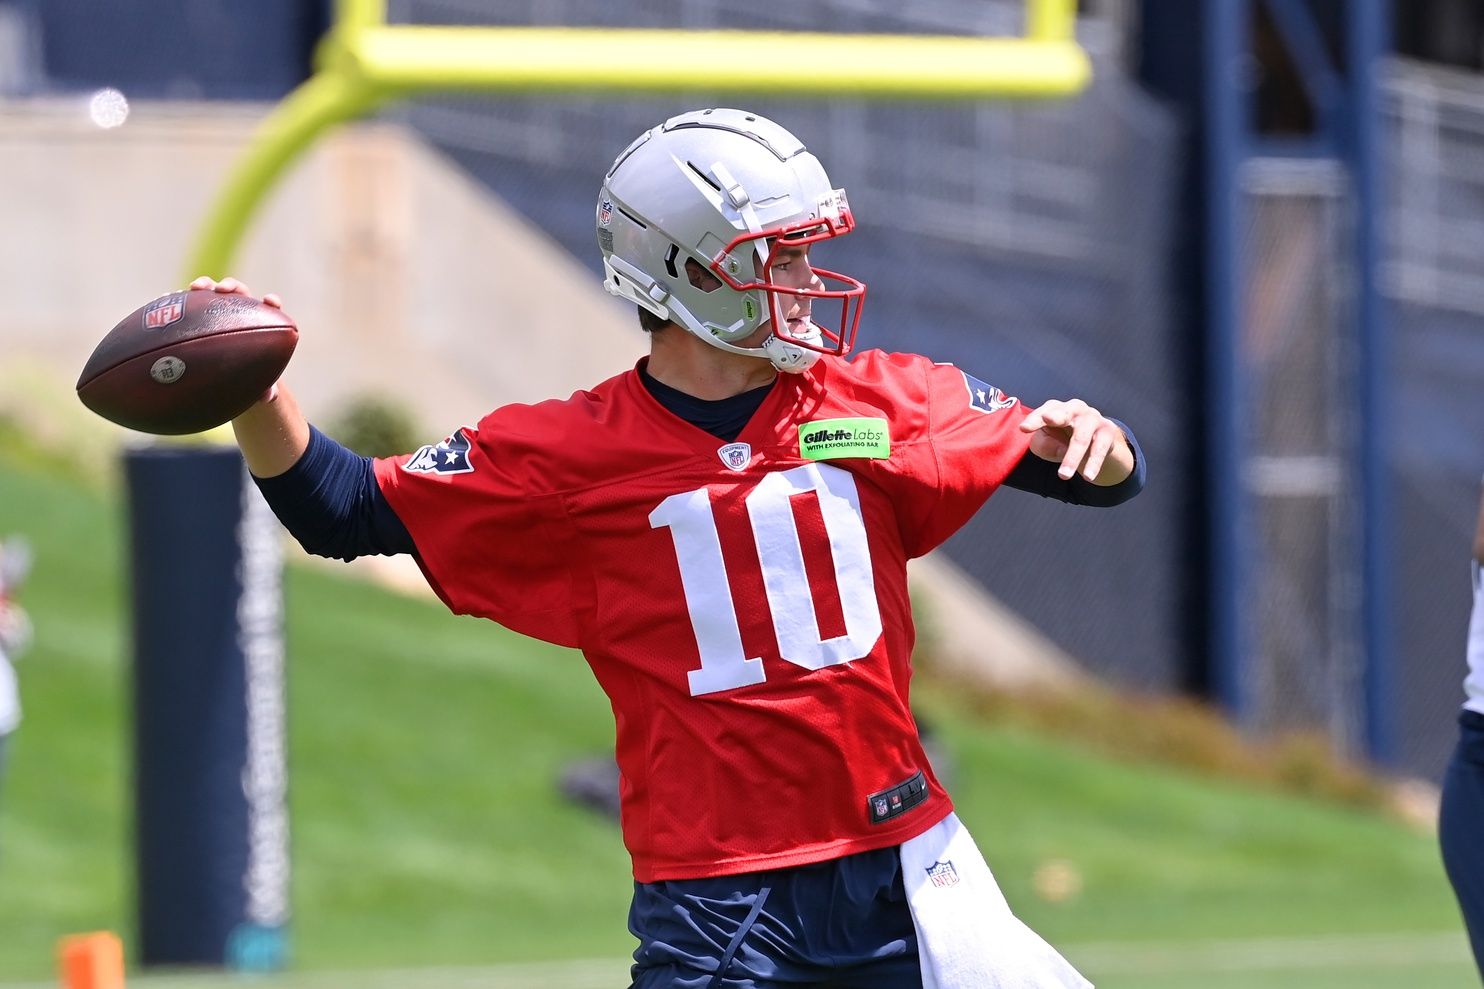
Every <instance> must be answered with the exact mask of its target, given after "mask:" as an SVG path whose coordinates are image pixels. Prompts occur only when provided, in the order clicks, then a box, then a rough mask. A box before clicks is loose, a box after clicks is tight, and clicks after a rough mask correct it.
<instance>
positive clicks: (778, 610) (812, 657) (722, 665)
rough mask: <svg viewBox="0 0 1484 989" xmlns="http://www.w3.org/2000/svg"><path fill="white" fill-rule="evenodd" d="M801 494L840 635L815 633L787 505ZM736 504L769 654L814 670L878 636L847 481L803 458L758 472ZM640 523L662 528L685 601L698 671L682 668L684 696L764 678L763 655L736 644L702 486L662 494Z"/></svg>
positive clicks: (861, 531) (857, 512)
mask: <svg viewBox="0 0 1484 989" xmlns="http://www.w3.org/2000/svg"><path fill="white" fill-rule="evenodd" d="M811 492H812V493H813V494H815V495H816V496H817V497H818V499H819V508H820V513H821V515H822V516H823V518H824V528H825V533H826V535H828V537H829V541H830V555H831V557H832V559H833V560H834V564H835V581H834V583H835V588H836V590H837V591H838V592H839V594H840V610H841V612H842V613H843V614H844V616H845V634H844V635H837V636H834V637H832V638H829V639H826V638H823V637H822V636H821V635H820V632H819V621H818V619H817V617H816V616H815V613H814V597H813V595H812V594H811V593H810V589H809V576H808V574H807V573H806V572H805V569H804V551H803V547H802V546H801V545H800V542H799V530H798V525H797V523H796V522H795V520H794V513H793V506H792V503H791V501H790V499H791V498H792V497H793V496H794V495H800V494H806V493H811ZM746 505H747V516H748V520H749V521H750V522H751V523H752V536H753V540H754V541H755V543H756V545H757V556H758V560H759V561H760V562H761V563H762V569H763V588H764V589H765V590H766V592H767V595H768V609H769V610H770V611H771V612H772V614H773V630H774V632H775V633H776V634H777V636H778V654H779V655H780V656H781V657H782V658H783V659H786V660H787V661H788V662H790V663H793V664H794V665H796V666H802V667H804V668H805V669H808V670H818V669H823V668H824V667H826V666H834V665H836V664H838V663H849V662H851V661H852V660H856V659H860V658H861V657H862V656H865V655H866V654H867V653H869V652H870V651H871V648H872V647H873V646H874V645H875V644H876V640H877V639H879V638H880V637H881V608H880V606H879V605H878V604H877V602H876V585H875V581H874V579H873V577H872V573H871V552H870V549H869V547H868V546H867V544H866V524H865V521H864V519H863V518H862V516H861V506H860V493H859V491H858V490H857V489H856V486H855V477H854V476H853V475H851V474H850V473H849V472H848V471H843V470H841V469H840V468H838V467H831V466H830V465H828V464H804V465H802V466H799V467H794V468H792V469H790V470H786V471H780V472H778V473H776V474H767V475H765V476H764V477H763V479H762V480H761V481H759V482H758V485H757V487H756V488H754V489H753V490H752V492H751V493H750V494H748V495H747V498H746ZM649 524H650V526H651V527H653V528H655V529H669V530H670V536H671V538H673V539H674V540H675V556H676V559H677V560H678V561H679V563H680V583H681V585H682V586H683V587H684V589H685V607H686V610H687V611H688V612H689V613H690V621H691V626H692V627H693V628H694V629H695V633H696V645H697V646H698V647H699V648H700V653H701V668H700V669H699V670H692V671H691V672H690V692H691V694H692V695H693V696H694V695H700V694H714V693H716V692H717V691H719V690H731V689H733V688H735V687H746V686H749V685H751V684H755V683H762V682H763V681H764V680H766V679H767V674H766V673H765V672H764V671H763V661H762V660H761V659H757V658H748V656H747V654H746V652H744V651H743V649H742V631H741V628H740V626H739V624H738V619H737V609H736V606H735V605H734V604H733V603H732V590H731V585H730V584H729V583H728V582H727V568H726V558H725V556H724V554H723V552H722V546H721V538H720V536H719V535H718V533H717V529H716V516H715V515H714V514H713V513H712V509H711V494H710V492H709V491H708V490H707V489H705V488H699V489H697V490H695V491H687V492H685V493H684V494H677V495H671V496H670V497H668V498H666V499H665V500H664V501H662V502H660V505H659V507H658V508H656V509H655V510H654V511H653V512H650V513H649Z"/></svg>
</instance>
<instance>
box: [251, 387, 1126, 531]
mask: <svg viewBox="0 0 1484 989" xmlns="http://www.w3.org/2000/svg"><path fill="white" fill-rule="evenodd" d="M642 377H643V379H644V383H645V386H646V387H648V388H649V390H650V393H651V394H652V395H654V397H655V399H656V400H657V401H658V402H659V403H660V404H661V405H663V406H664V407H665V408H667V409H669V410H670V411H671V412H673V413H674V414H675V415H677V416H679V417H680V418H682V419H684V420H686V421H687V422H690V423H692V424H693V425H695V426H698V427H700V428H701V429H705V430H707V431H708V432H710V433H712V434H713V435H715V436H717V437H718V438H720V439H723V440H725V441H727V442H731V441H732V440H734V439H736V437H737V433H738V432H740V431H741V429H742V426H744V425H746V423H747V420H748V419H749V418H750V417H751V416H752V414H753V413H754V412H756V411H757V408H758V406H759V405H760V404H762V400H763V398H764V397H766V395H767V392H768V389H767V388H756V389H753V390H752V391H749V392H744V393H742V394H741V395H736V396H733V397H732V398H727V399H722V400H720V401H715V402H710V401H705V400H702V399H697V398H693V397H692V396H689V395H686V394H685V393H684V392H679V391H676V390H675V389H673V388H669V387H667V386H665V385H663V384H661V383H660V382H657V381H655V380H654V379H653V378H651V377H649V375H647V374H645V375H643V376H642ZM1114 421H1115V422H1116V421H1117V420H1114ZM1118 427H1119V428H1120V429H1122V430H1123V434H1124V435H1125V436H1126V437H1128V443H1129V446H1130V447H1131V448H1132V449H1133V452H1134V472H1133V473H1132V474H1130V475H1129V476H1128V477H1127V478H1126V479H1124V480H1123V481H1121V482H1119V483H1118V484H1115V485H1111V486H1107V487H1099V486H1098V485H1096V484H1093V483H1092V482H1090V481H1088V480H1086V479H1084V478H1083V477H1081V476H1080V475H1074V476H1073V477H1072V478H1071V479H1069V480H1066V481H1063V480H1062V479H1061V478H1060V477H1058V476H1057V473H1056V468H1057V465H1056V464H1054V463H1051V462H1050V461H1046V460H1042V459H1041V458H1040V457H1037V456H1036V455H1035V454H1033V453H1027V454H1026V455H1025V456H1024V457H1022V458H1021V460H1020V463H1018V464H1017V465H1016V466H1015V469H1014V470H1013V471H1011V472H1010V476H1009V477H1007V478H1006V479H1005V484H1006V485H1007V486H1008V487H1012V488H1018V489H1019V490H1021V491H1029V492H1032V493H1033V494H1039V495H1042V496H1043V497H1047V498H1055V499H1056V500H1058V501H1064V502H1067V503H1069V504H1073V505H1088V506H1094V507H1110V506H1113V505H1118V504H1122V503H1123V502H1125V501H1128V500H1129V499H1130V498H1132V497H1133V496H1134V495H1136V494H1138V493H1139V491H1141V490H1142V489H1143V487H1144V454H1143V451H1141V450H1140V449H1139V443H1138V441H1137V440H1136V439H1134V434H1133V433H1132V432H1131V431H1130V430H1129V428H1128V427H1127V426H1125V425H1123V423H1118ZM253 480H254V481H255V482H256V483H257V485H258V489H259V490H260V491H262V492H263V496H264V497H265V498H266V499H267V501H268V504H269V506H270V507H271V508H272V509H273V513H274V514H275V515H277V516H278V519H279V521H280V522H282V523H283V525H284V528H286V529H288V531H289V533H290V534H291V535H293V537H294V538H295V539H297V540H298V541H299V545H301V546H303V547H304V549H305V550H306V551H307V552H309V553H313V554H314V555H316V556H326V557H330V558H333V559H338V560H353V559H355V558H356V557H358V556H371V555H375V556H392V555H394V554H397V553H415V552H416V551H417V550H416V547H415V546H414V544H413V542H412V536H411V535H410V534H409V533H408V532H407V527H406V526H404V525H403V524H402V520H401V519H399V518H397V513H396V512H394V511H393V510H392V506H391V504H390V503H389V502H388V501H387V500H386V496H385V495H384V494H382V493H381V487H380V485H378V484H377V483H376V472H375V469H374V468H373V466H372V462H371V458H370V457H362V456H358V455H357V454H355V453H353V452H352V451H350V450H347V449H346V448H345V447H343V446H341V445H340V444H339V443H336V442H335V441H334V440H332V439H330V438H329V437H328V436H326V435H325V434H324V433H322V432H320V431H319V430H318V429H315V428H314V427H313V426H311V427H309V446H308V447H307V448H306V449H305V451H304V455H303V456H302V457H300V458H299V460H298V462H297V463H295V464H294V466H292V467H290V468H289V469H288V470H287V471H285V472H283V473H282V474H279V475H278V476H276V477H254V478H253Z"/></svg>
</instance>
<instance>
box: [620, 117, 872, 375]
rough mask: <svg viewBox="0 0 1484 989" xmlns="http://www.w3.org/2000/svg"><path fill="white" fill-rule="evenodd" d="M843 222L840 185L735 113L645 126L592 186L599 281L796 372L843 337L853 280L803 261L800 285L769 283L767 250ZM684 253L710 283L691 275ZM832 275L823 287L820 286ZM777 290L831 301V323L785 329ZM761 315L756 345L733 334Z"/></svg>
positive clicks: (810, 238)
mask: <svg viewBox="0 0 1484 989" xmlns="http://www.w3.org/2000/svg"><path fill="white" fill-rule="evenodd" d="M853 229H855V218H854V217H853V216H852V215H851V213H850V206H849V203H848V202H847V201H846V199H845V192H844V190H842V189H836V188H834V187H833V186H831V185H830V180H829V177H828V176H827V175H825V171H824V168H823V166H821V165H820V163H819V160H818V159H816V158H815V157H814V155H812V154H810V153H809V150H808V149H807V148H805V147H804V145H803V143H802V142H800V141H799V139H798V138H796V137H794V136H793V135H792V134H790V133H789V132H788V131H786V130H784V129H783V128H782V127H780V126H779V125H777V124H775V123H773V122H772V121H770V120H768V119H766V118H764V117H761V116H758V115H757V114H755V113H748V112H746V111H743V110H725V109H713V110H696V111H692V112H690V113H683V114H681V115H680V116H678V117H672V118H671V119H669V120H667V121H665V122H664V123H663V124H661V125H660V126H658V127H654V128H652V129H650V130H649V131H647V132H645V133H644V134H643V135H642V136H641V137H640V138H639V139H638V140H637V141H635V142H634V143H633V144H631V145H629V147H628V148H627V149H626V150H625V151H624V152H623V154H621V155H619V156H618V159H617V160H616V161H615V162H614V163H613V167H612V168H610V169H609V170H608V174H607V176H605V177H604V179H603V188H602V190H601V191H600V192H599V195H598V246H599V247H600V248H601V249H602V251H603V269H604V274H605V278H604V281H603V287H604V288H606V289H607V290H608V291H609V292H610V293H611V294H613V295H616V296H618V297H619V298H621V299H628V300H630V301H631V302H634V303H635V304H637V305H639V306H642V307H643V308H644V309H647V310H648V311H650V312H652V313H654V314H655V315H656V316H659V317H660V318H661V319H668V320H671V321H672V322H675V323H678V324H679V325H680V326H683V327H685V329H687V330H689V331H690V332H691V333H694V334H695V335H696V336H698V337H700V338H701V339H702V340H705V341H706V342H707V343H709V344H711V345H712V346H714V347H719V348H721V349H722V350H727V351H731V352H732V353H736V354H747V355H749V356H753V357H765V358H767V359H768V360H770V361H772V362H773V365H774V366H775V367H777V368H778V369H779V370H782V371H803V370H805V369H806V368H808V367H809V366H810V365H811V364H813V363H814V362H815V361H817V360H818V359H819V355H820V354H837V355H844V354H847V353H849V352H850V349H851V347H852V346H854V344H855V334H856V330H857V329H858V327H859V325H860V310H861V302H862V301H863V299H864V298H865V294H866V286H865V285H864V283H862V282H860V281H857V280H856V279H854V278H850V277H847V276H845V275H841V274H837V273H835V272H832V271H825V270H823V269H820V268H814V269H813V271H814V274H815V276H816V277H815V280H814V281H813V283H812V285H811V287H809V288H791V287H787V286H784V285H780V284H777V283H776V282H775V281H774V280H773V277H772V269H773V262H774V256H775V254H776V253H777V252H778V251H779V250H780V249H781V248H784V247H796V246H799V245H802V244H811V243H814V242H816V241H821V240H829V239H831V238H834V237H839V236H842V235H844V234H847V233H849V232H850V231H851V230H853ZM688 258H689V259H694V260H695V261H696V262H697V263H698V264H700V265H701V266H702V267H703V268H705V269H707V270H709V271H710V272H711V273H713V274H714V275H715V276H716V277H717V278H719V279H720V280H721V282H722V284H721V286H720V287H719V288H716V287H714V286H713V289H712V290H710V291H707V290H705V289H702V288H699V287H697V286H695V285H693V284H691V279H690V278H689V277H688V276H687V274H686V270H685V263H686V260H687V259H688ZM831 283H833V284H831ZM780 296H796V297H802V298H805V299H807V300H809V301H810V304H811V306H813V305H817V304H818V303H819V302H821V301H823V300H826V299H832V300H837V301H839V303H840V322H839V323H838V325H837V326H835V327H834V328H830V327H826V326H821V325H819V324H818V323H815V322H813V321H812V316H813V314H812V312H811V320H808V321H805V322H804V324H802V325H801V326H795V327H794V328H793V329H790V327H789V324H788V322H787V320H786V319H785V318H784V313H785V305H784V304H783V303H782V302H781V300H780ZM769 320H771V321H772V333H771V334H770V335H769V337H768V338H767V339H766V340H765V341H763V343H762V344H761V345H760V346H756V347H743V346H739V345H738V344H737V341H739V340H743V339H746V338H747V337H749V336H751V335H752V334H753V333H755V332H756V331H757V329H758V327H760V326H762V325H763V324H764V323H766V322H768V321H769Z"/></svg>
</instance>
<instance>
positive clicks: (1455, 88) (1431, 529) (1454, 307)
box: [1382, 61, 1484, 776]
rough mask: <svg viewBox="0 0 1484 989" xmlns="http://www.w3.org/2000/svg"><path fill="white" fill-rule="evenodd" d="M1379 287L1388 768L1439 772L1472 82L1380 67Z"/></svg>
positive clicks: (1465, 301) (1471, 314)
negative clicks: (1392, 760)
mask: <svg viewBox="0 0 1484 989" xmlns="http://www.w3.org/2000/svg"><path fill="white" fill-rule="evenodd" d="M1385 103H1386V114H1387V124H1388V126H1389V128H1390V134H1391V138H1392V141H1391V155H1390V159H1389V161H1388V162H1387V168H1388V171H1389V199H1388V208H1387V217H1386V221H1387V253H1386V257H1385V267H1384V269H1383V273H1382V274H1383V287H1384V291H1385V294H1386V296H1387V299H1388V303H1389V307H1390V312H1389V319H1390V325H1391V341H1392V342H1391V358H1392V362H1393V367H1392V377H1391V389H1390V393H1389V395H1388V401H1389V404H1390V412H1391V422H1390V423H1389V433H1388V436H1387V446H1388V448H1389V449H1390V451H1391V455H1390V458H1389V463H1388V467H1389V468H1390V471H1391V481H1392V487H1393V497H1392V507H1393V519H1394V529H1393V537H1392V543H1393V547H1394V552H1393V556H1394V560H1395V572H1394V574H1393V576H1392V579H1393V588H1394V594H1393V600H1392V603H1391V607H1392V614H1393V615H1394V616H1395V628H1396V649H1397V666H1398V669H1397V673H1396V675H1395V676H1394V677H1393V678H1392V683H1393V701H1394V707H1393V709H1392V715H1393V717H1394V719H1395V724H1396V735H1397V739H1398V742H1399V748H1400V753H1399V756H1400V761H1401V763H1402V765H1403V766H1404V767H1406V768H1408V769H1411V770H1413V771H1416V772H1418V773H1422V774H1425V775H1429V776H1437V775H1440V774H1441V771H1442V768H1443V765H1444V763H1445V762H1446V759H1447V756H1448V753H1449V751H1450V750H1451V749H1452V746H1453V743H1454V741H1455V739H1456V738H1457V728H1456V727H1455V725H1454V718H1455V714H1456V712H1457V710H1458V706H1459V705H1460V704H1461V703H1462V701H1463V687H1462V683H1463V676H1464V646H1465V640H1466V637H1467V629H1468V615H1469V607H1470V604H1471V601H1472V597H1471V592H1470V585H1469V578H1468V560H1469V556H1470V553H1471V547H1472V543H1473V531H1474V522H1475V513H1476V511H1477V508H1478V504H1479V478H1480V474H1481V472H1484V401H1480V398H1479V393H1480V381H1481V380H1484V267H1481V265H1480V263H1479V259H1480V257H1484V78H1481V77H1480V76H1479V75H1476V74H1472V73H1465V72H1459V71H1455V70H1449V69H1440V68H1437V67H1435V66H1428V65H1424V64H1421V63H1416V62H1409V61H1397V62H1395V63H1393V65H1392V66H1391V69H1390V72H1389V78H1388V80H1387V84H1386V87H1385Z"/></svg>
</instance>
